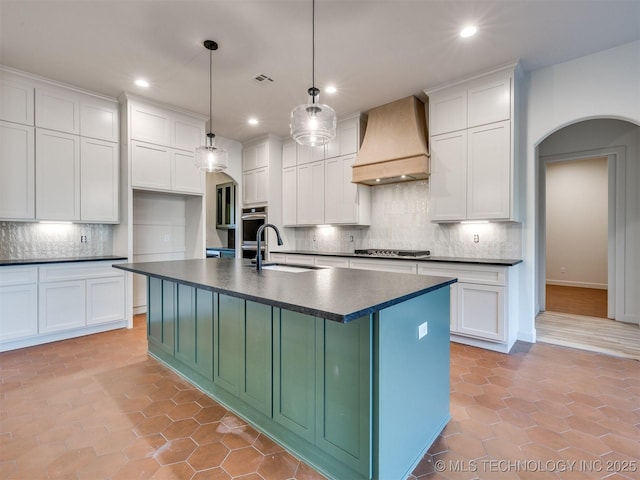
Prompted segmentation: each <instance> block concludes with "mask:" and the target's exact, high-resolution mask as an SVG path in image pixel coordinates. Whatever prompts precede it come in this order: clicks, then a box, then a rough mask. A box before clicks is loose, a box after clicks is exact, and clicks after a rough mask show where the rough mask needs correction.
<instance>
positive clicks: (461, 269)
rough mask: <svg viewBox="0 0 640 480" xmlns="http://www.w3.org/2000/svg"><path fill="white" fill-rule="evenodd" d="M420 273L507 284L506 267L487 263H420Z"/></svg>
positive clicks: (473, 281) (467, 281) (493, 283)
mask: <svg viewBox="0 0 640 480" xmlns="http://www.w3.org/2000/svg"><path fill="white" fill-rule="evenodd" d="M418 274H419V275H435V276H439V277H456V278H457V279H458V281H459V282H466V283H477V284H484V285H499V286H504V285H506V267H498V266H490V265H489V266H485V265H466V264H463V265H452V264H450V263H448V264H442V265H436V264H433V263H424V264H421V263H419V264H418Z"/></svg>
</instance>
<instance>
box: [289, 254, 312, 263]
mask: <svg viewBox="0 0 640 480" xmlns="http://www.w3.org/2000/svg"><path fill="white" fill-rule="evenodd" d="M286 259H287V263H291V264H296V265H313V256H311V255H287V256H286Z"/></svg>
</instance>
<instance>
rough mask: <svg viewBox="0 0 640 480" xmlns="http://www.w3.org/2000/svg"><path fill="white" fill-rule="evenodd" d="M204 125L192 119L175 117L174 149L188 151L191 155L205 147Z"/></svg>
mask: <svg viewBox="0 0 640 480" xmlns="http://www.w3.org/2000/svg"><path fill="white" fill-rule="evenodd" d="M204 142H205V134H204V123H203V122H199V121H196V120H194V119H192V118H188V117H183V116H181V115H175V116H174V119H173V142H172V144H171V146H172V147H174V148H179V149H181V150H187V151H189V152H191V153H194V152H195V149H196V148H197V147H198V146H199V145H200V144H202V145H204Z"/></svg>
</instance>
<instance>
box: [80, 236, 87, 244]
mask: <svg viewBox="0 0 640 480" xmlns="http://www.w3.org/2000/svg"><path fill="white" fill-rule="evenodd" d="M80 243H87V236H86V235H80Z"/></svg>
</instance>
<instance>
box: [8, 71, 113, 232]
mask: <svg viewBox="0 0 640 480" xmlns="http://www.w3.org/2000/svg"><path fill="white" fill-rule="evenodd" d="M0 89H1V90H0V106H1V109H0V117H1V118H2V120H3V121H2V122H0V137H1V144H2V145H1V148H0V172H1V173H2V174H1V175H0V189H1V190H2V205H1V206H0V219H1V220H21V221H34V220H51V221H75V222H92V223H98V222H99V223H116V222H118V210H119V208H118V205H119V204H118V186H119V148H118V133H119V109H118V103H117V102H116V101H115V100H112V99H109V98H106V97H100V96H98V95H93V94H90V93H88V92H83V91H79V90H77V89H74V88H72V87H66V86H62V85H58V84H53V83H49V82H47V81H45V80H43V79H35V78H32V77H31V76H28V75H26V74H18V73H14V72H13V71H8V70H4V69H2V70H0ZM5 197H6V198H5Z"/></svg>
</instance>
